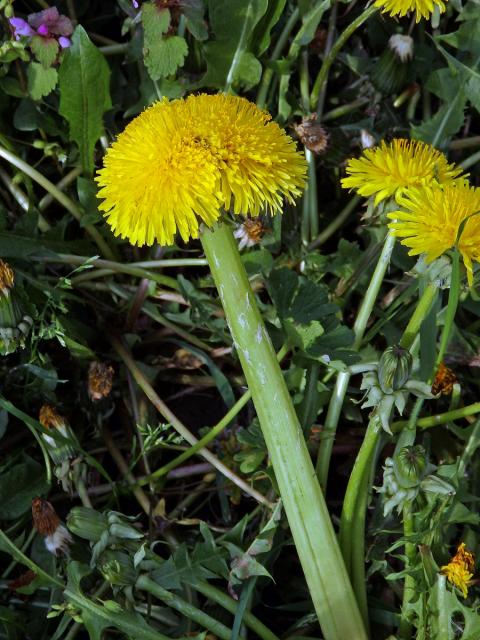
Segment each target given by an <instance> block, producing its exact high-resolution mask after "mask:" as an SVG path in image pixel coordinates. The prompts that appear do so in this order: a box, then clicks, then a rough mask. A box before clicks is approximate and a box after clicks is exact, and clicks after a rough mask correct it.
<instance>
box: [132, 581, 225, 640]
mask: <svg viewBox="0 0 480 640" xmlns="http://www.w3.org/2000/svg"><path fill="white" fill-rule="evenodd" d="M135 586H136V587H137V589H139V590H141V591H146V592H147V593H151V594H152V595H153V596H155V598H158V600H161V601H162V602H164V603H165V604H166V605H167V606H168V607H170V608H172V609H175V611H178V612H179V613H181V614H182V615H184V616H185V617H187V618H189V619H190V620H193V621H194V622H196V623H197V624H198V625H200V626H201V627H203V628H204V629H208V630H209V631H211V632H212V633H214V634H215V635H216V636H218V637H219V638H222V640H230V629H229V628H228V627H226V626H225V625H224V624H222V623H221V622H219V621H218V620H215V618H212V616H209V615H208V614H207V613H204V612H203V611H201V609H197V607H194V606H193V605H191V604H190V603H189V602H187V601H186V600H183V598H180V597H179V596H177V595H176V594H174V593H172V592H171V591H167V589H164V588H163V587H161V586H160V585H159V584H157V583H156V582H154V581H153V580H152V579H151V578H149V577H148V576H146V575H142V576H140V577H139V578H138V580H137V582H136V585H135Z"/></svg>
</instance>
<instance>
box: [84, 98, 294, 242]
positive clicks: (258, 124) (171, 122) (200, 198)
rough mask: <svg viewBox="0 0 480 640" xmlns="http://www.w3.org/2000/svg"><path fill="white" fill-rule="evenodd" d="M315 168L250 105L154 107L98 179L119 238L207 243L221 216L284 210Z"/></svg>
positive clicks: (202, 102) (195, 102)
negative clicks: (204, 238) (202, 236)
mask: <svg viewBox="0 0 480 640" xmlns="http://www.w3.org/2000/svg"><path fill="white" fill-rule="evenodd" d="M305 174H306V162H305V159H304V157H303V155H302V154H300V153H299V152H297V150H296V146H295V142H294V141H293V140H292V139H291V138H290V137H289V136H287V135H286V133H285V132H284V131H283V130H282V129H281V128H280V127H279V126H278V125H277V124H276V123H275V122H272V121H271V116H270V115H268V114H267V113H266V112H264V111H261V110H260V109H258V108H257V107H256V106H255V105H254V104H252V103H250V102H249V101H248V100H246V99H244V98H239V97H236V96H231V95H223V94H218V95H206V94H201V95H197V96H189V97H188V98H186V99H180V100H173V101H168V100H167V99H163V100H161V101H160V102H157V103H155V104H154V105H152V106H151V107H149V108H148V109H146V110H145V111H144V112H143V113H142V114H140V115H139V116H138V117H137V118H135V120H133V121H132V122H131V123H130V124H129V125H128V126H127V127H126V129H125V130H124V132H123V133H121V134H120V135H119V136H118V139H117V141H116V142H114V143H113V145H112V146H111V147H110V148H109V150H108V151H107V153H106V156H105V162H104V168H103V169H101V170H100V171H99V172H98V176H97V178H96V180H97V182H98V184H99V187H100V190H99V193H98V197H99V198H103V199H104V201H103V202H102V204H101V205H100V206H99V208H100V209H101V210H102V211H104V213H105V216H106V218H107V221H108V223H109V224H110V226H111V227H112V230H113V232H114V233H115V235H118V236H120V237H122V238H128V239H129V240H130V242H131V243H132V244H136V245H139V246H142V245H144V244H147V245H151V244H153V242H155V241H157V242H159V243H160V244H163V245H166V244H172V243H173V242H174V237H175V233H176V231H177V230H178V231H179V233H180V235H181V237H182V238H183V240H185V241H186V240H188V238H190V237H192V238H196V237H198V229H199V221H203V222H204V223H205V224H206V225H212V224H213V223H214V222H215V221H216V220H217V219H218V218H219V216H220V213H221V210H222V209H225V210H227V211H228V210H230V209H232V210H233V213H235V214H244V215H248V214H250V215H252V216H258V215H259V213H260V212H261V211H262V210H263V209H266V210H267V211H269V212H270V213H276V212H279V211H281V208H282V201H283V198H286V199H287V200H288V201H289V202H292V201H293V200H294V198H295V197H296V196H298V195H300V194H301V191H302V188H303V186H304V183H305Z"/></svg>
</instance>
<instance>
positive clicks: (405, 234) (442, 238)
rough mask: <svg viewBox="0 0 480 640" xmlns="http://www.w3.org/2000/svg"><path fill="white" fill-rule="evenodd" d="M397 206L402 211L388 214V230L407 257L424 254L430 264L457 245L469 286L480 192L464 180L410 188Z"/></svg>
mask: <svg viewBox="0 0 480 640" xmlns="http://www.w3.org/2000/svg"><path fill="white" fill-rule="evenodd" d="M397 202H398V204H399V205H400V206H401V207H402V208H403V210H402V211H394V212H392V213H389V214H388V217H389V218H391V219H392V220H393V222H391V223H390V224H389V225H388V226H389V227H390V229H391V233H393V235H395V236H397V237H399V238H403V240H402V244H403V245H405V246H406V247H409V249H410V251H409V252H408V253H409V255H411V256H416V255H420V254H425V256H426V260H427V262H432V261H433V260H436V259H437V258H438V257H439V256H441V255H442V254H443V253H445V252H446V251H448V250H449V249H452V248H453V247H454V246H455V245H457V247H458V250H459V252H460V254H461V256H462V259H463V262H464V264H465V268H466V270H467V277H468V283H469V284H470V285H472V284H473V262H480V189H479V188H475V187H471V186H470V185H469V184H468V182H466V181H465V180H457V181H455V182H453V183H451V184H447V185H444V186H439V185H434V186H428V187H423V188H416V187H412V188H410V189H408V191H406V192H405V193H404V194H403V195H400V196H398V197H397ZM462 225H463V228H462ZM460 232H461V233H460ZM459 235H460V238H459V239H458V236H459Z"/></svg>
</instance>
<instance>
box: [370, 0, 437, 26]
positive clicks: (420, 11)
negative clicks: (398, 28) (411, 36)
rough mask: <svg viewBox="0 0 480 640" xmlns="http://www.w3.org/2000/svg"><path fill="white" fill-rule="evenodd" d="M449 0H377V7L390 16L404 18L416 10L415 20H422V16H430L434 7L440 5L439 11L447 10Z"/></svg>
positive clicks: (375, 4) (375, 3)
mask: <svg viewBox="0 0 480 640" xmlns="http://www.w3.org/2000/svg"><path fill="white" fill-rule="evenodd" d="M446 1H447V0H375V2H374V3H373V4H374V6H375V7H379V8H380V10H381V11H382V13H388V14H389V15H390V16H392V17H393V16H398V17H399V18H402V17H403V16H405V15H407V13H410V12H415V21H416V22H420V20H421V18H429V17H430V16H431V15H432V13H433V11H434V9H435V8H436V7H438V9H439V11H440V12H441V13H443V12H444V11H445V3H446Z"/></svg>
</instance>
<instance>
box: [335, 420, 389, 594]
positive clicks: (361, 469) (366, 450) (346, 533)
mask: <svg viewBox="0 0 480 640" xmlns="http://www.w3.org/2000/svg"><path fill="white" fill-rule="evenodd" d="M381 431H382V425H381V422H380V418H379V417H378V416H377V415H376V414H374V415H373V416H372V417H371V419H370V421H369V423H368V427H367V431H366V433H365V437H364V439H363V442H362V446H361V447H360V450H359V452H358V454H357V457H356V459H355V464H354V465H353V469H352V473H351V474H350V478H349V479H348V485H347V490H346V492H345V499H344V501H343V507H342V516H341V522H340V538H339V539H340V546H341V549H342V552H343V557H344V560H345V564H346V566H347V570H348V571H349V572H351V570H352V554H353V548H354V546H355V544H356V542H357V541H356V540H354V539H353V535H352V529H353V527H354V517H355V514H358V512H359V510H358V509H357V501H358V500H359V495H360V493H362V492H365V491H368V487H367V486H366V479H367V478H368V474H369V472H370V467H371V461H372V459H373V454H374V453H375V447H376V446H377V442H378V438H379V436H380V433H381ZM357 535H359V534H358V533H357ZM364 561H365V560H364V558H362V562H364ZM364 588H365V585H363V589H364ZM357 597H358V596H357Z"/></svg>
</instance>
